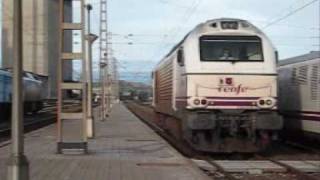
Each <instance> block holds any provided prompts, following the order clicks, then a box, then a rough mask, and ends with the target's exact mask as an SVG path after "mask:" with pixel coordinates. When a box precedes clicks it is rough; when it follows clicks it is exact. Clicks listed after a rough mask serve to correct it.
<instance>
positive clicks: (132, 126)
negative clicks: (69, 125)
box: [0, 104, 211, 180]
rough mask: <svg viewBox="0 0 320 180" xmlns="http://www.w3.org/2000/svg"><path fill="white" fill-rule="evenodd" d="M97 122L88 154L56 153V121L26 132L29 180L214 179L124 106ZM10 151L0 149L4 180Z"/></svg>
mask: <svg viewBox="0 0 320 180" xmlns="http://www.w3.org/2000/svg"><path fill="white" fill-rule="evenodd" d="M95 125H96V138H95V139H92V140H90V141H89V154H88V155H58V154H56V142H55V141H56V125H50V126H47V127H45V128H42V129H39V130H37V131H34V132H31V133H28V134H26V137H25V149H26V155H27V157H28V159H29V162H30V177H31V178H30V180H207V179H211V178H209V177H207V176H206V175H205V174H204V173H203V172H202V171H201V170H199V169H198V168H197V167H196V166H195V165H194V164H192V163H191V162H190V160H188V159H186V158H184V157H183V156H182V155H181V154H179V153H178V152H177V151H176V150H175V149H173V148H172V147H171V146H170V145H169V144H168V143H167V142H166V141H164V140H163V139H162V138H161V137H160V136H158V135H157V134H155V133H154V132H153V131H152V130H151V129H150V128H149V127H147V126H146V125H145V124H143V123H142V122H141V121H140V120H139V119H137V118H136V117H135V116H134V115H133V114H132V113H130V112H129V111H128V110H127V109H126V108H125V107H124V106H123V105H121V104H118V105H115V107H114V108H113V111H112V113H111V116H110V118H109V119H108V120H107V121H105V122H100V121H97V122H96V124H95ZM0 147H1V145H0ZM9 149H10V145H9V146H3V147H1V148H0V179H1V180H2V179H6V169H7V168H6V165H5V161H6V159H7V157H8V155H9Z"/></svg>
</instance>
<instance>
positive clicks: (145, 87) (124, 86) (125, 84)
mask: <svg viewBox="0 0 320 180" xmlns="http://www.w3.org/2000/svg"><path fill="white" fill-rule="evenodd" d="M119 86H120V92H126V91H146V92H150V93H151V91H152V87H151V85H149V84H145V83H141V82H130V81H124V80H120V81H119Z"/></svg>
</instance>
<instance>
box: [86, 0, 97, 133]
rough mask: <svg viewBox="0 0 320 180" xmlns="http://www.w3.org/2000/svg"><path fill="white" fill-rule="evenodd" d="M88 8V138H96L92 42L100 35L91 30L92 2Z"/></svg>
mask: <svg viewBox="0 0 320 180" xmlns="http://www.w3.org/2000/svg"><path fill="white" fill-rule="evenodd" d="M86 9H87V13H88V15H87V17H88V20H87V23H88V24H87V26H88V30H87V35H86V40H87V52H88V53H87V58H86V62H87V69H86V76H87V81H88V82H87V123H88V124H87V127H88V129H87V136H88V138H94V119H93V113H92V44H93V42H94V41H95V40H96V39H98V36H97V35H95V34H91V31H90V26H91V25H90V11H91V10H92V6H91V5H90V4H88V5H86Z"/></svg>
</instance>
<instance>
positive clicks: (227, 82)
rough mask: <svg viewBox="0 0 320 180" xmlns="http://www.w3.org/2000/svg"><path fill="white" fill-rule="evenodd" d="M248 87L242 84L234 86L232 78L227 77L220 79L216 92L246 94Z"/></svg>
mask: <svg viewBox="0 0 320 180" xmlns="http://www.w3.org/2000/svg"><path fill="white" fill-rule="evenodd" d="M248 89H249V87H245V86H243V85H242V84H238V85H236V84H235V83H234V80H233V78H230V77H227V78H221V79H220V84H219V88H218V91H219V92H224V93H235V94H240V93H244V92H247V90H248Z"/></svg>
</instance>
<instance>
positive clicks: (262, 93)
mask: <svg viewBox="0 0 320 180" xmlns="http://www.w3.org/2000/svg"><path fill="white" fill-rule="evenodd" d="M152 76H153V94H154V97H153V103H152V104H153V107H154V110H155V112H156V113H157V117H158V118H157V123H158V125H160V126H162V127H163V128H164V129H167V130H168V131H169V132H171V133H172V134H173V135H174V136H176V137H177V138H179V139H180V140H182V141H186V142H187V143H188V144H190V145H191V146H192V147H193V148H194V149H196V150H199V151H204V152H215V153H231V152H256V151H260V150H263V149H265V148H266V147H268V145H269V144H270V142H271V141H272V140H273V139H275V138H277V135H278V132H279V131H280V130H281V129H282V127H283V119H282V117H281V116H280V115H279V114H278V113H277V108H278V107H277V104H278V102H277V101H278V96H277V51H276V49H275V48H274V46H273V45H272V43H271V41H270V40H269V39H268V37H267V36H266V35H265V34H264V33H263V32H262V31H261V30H260V29H258V28H257V27H255V26H254V25H253V24H251V23H250V22H248V21H246V20H241V19H231V18H221V19H215V20H209V21H207V22H205V23H202V24H199V25H198V26H196V27H195V28H194V29H193V30H192V31H191V32H190V33H188V34H187V35H186V36H185V37H184V39H183V40H182V41H181V42H180V43H178V44H177V45H176V46H175V47H174V48H173V49H172V50H171V51H170V52H169V53H168V55H167V56H165V57H164V59H162V60H161V61H160V62H159V63H158V65H157V66H156V67H155V69H154V71H153V73H152Z"/></svg>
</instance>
